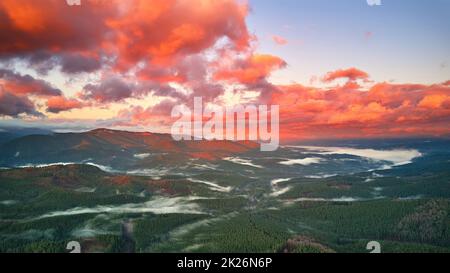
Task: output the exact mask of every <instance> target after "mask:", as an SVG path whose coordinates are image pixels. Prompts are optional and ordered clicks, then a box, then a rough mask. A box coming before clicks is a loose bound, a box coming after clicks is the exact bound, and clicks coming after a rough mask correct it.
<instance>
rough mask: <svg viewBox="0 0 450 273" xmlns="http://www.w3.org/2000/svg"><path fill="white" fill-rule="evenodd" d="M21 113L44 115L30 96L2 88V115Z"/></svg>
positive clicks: (16, 115)
mask: <svg viewBox="0 0 450 273" xmlns="http://www.w3.org/2000/svg"><path fill="white" fill-rule="evenodd" d="M20 114H28V115H31V116H42V114H41V113H39V112H38V111H37V110H36V109H35V107H34V104H33V103H32V102H31V101H30V100H29V99H28V98H26V97H20V96H16V95H14V94H11V93H9V92H6V91H4V90H1V89H0V116H10V117H18V116H19V115H20Z"/></svg>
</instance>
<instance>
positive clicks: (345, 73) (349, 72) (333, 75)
mask: <svg viewBox="0 0 450 273" xmlns="http://www.w3.org/2000/svg"><path fill="white" fill-rule="evenodd" d="M342 78H346V79H348V80H349V81H355V80H358V79H367V78H369V74H367V73H366V72H364V71H362V70H359V69H356V68H354V67H352V68H349V69H340V70H336V71H333V72H329V73H328V74H327V75H326V76H325V77H324V78H323V81H324V82H332V81H334V80H337V79H342Z"/></svg>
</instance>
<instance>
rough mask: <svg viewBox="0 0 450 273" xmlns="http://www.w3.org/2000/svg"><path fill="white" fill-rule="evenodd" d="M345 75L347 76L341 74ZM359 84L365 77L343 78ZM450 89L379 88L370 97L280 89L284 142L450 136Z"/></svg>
mask: <svg viewBox="0 0 450 273" xmlns="http://www.w3.org/2000/svg"><path fill="white" fill-rule="evenodd" d="M341 71H344V70H341ZM338 74H339V75H347V76H349V77H348V78H352V79H356V78H361V77H364V78H366V77H367V76H366V74H361V73H356V74H354V73H350V74H349V73H337V74H336V75H337V76H336V75H334V76H333V75H332V74H328V76H329V75H332V76H331V78H334V77H335V76H336V77H340V76H339V75H338ZM449 94H450V86H448V85H444V84H438V85H418V84H389V83H378V84H374V85H373V86H372V87H370V88H369V90H368V91H365V90H361V89H348V88H346V87H345V86H343V87H335V88H332V89H322V88H314V87H306V86H301V85H289V86H278V91H276V92H274V93H273V94H272V99H271V103H273V104H278V105H280V119H281V124H280V130H281V133H282V139H284V140H285V141H286V140H289V139H290V140H298V139H306V138H359V137H380V136H383V137H386V136H388V137H397V136H405V135H447V134H450V127H449V126H448V124H450V95H449Z"/></svg>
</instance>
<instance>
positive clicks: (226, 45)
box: [0, 0, 450, 141]
mask: <svg viewBox="0 0 450 273" xmlns="http://www.w3.org/2000/svg"><path fill="white" fill-rule="evenodd" d="M449 18H450V1H446V0H431V1H421V0H382V1H381V5H369V4H368V3H367V0H342V1H329V0H249V1H244V0H215V1H209V0H192V1H183V0H130V1H119V0H81V5H80V6H69V5H67V3H65V1H63V0H42V1H32V0H2V1H1V2H0V127H1V126H3V127H5V126H27V127H41V128H51V129H54V130H57V131H80V130H81V131H82V130H88V129H94V128H99V127H107V128H112V129H124V130H131V131H152V132H170V126H171V124H173V122H174V119H173V118H172V117H171V116H170V114H171V110H172V109H173V107H174V106H176V105H180V104H185V105H188V106H192V104H193V98H194V97H202V98H203V101H204V102H205V105H206V106H208V107H217V106H219V107H221V106H230V105H235V104H245V103H253V104H272V105H274V104H276V105H280V132H281V138H282V141H283V140H285V141H290V140H302V139H318V138H377V137H405V136H408V137H409V136H422V135H427V136H442V135H448V134H449V133H450V126H448V124H449V122H450V81H449V80H450V67H449V65H450V50H449V45H450V19H449Z"/></svg>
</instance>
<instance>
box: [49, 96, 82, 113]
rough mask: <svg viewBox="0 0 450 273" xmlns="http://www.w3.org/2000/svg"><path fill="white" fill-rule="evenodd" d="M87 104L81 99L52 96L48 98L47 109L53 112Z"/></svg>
mask: <svg viewBox="0 0 450 273" xmlns="http://www.w3.org/2000/svg"><path fill="white" fill-rule="evenodd" d="M85 106H86V104H85V103H83V102H81V101H79V100H76V99H67V98H65V97H52V98H50V99H48V100H47V111H48V112H51V113H59V112H63V111H70V110H72V109H77V108H83V107H85Z"/></svg>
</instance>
